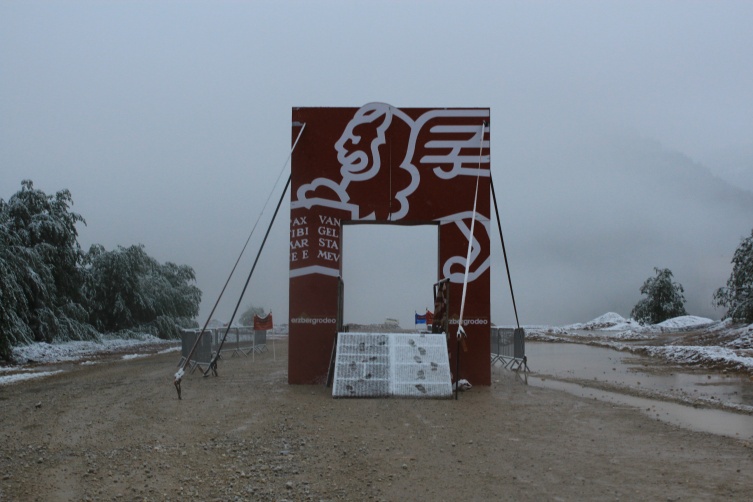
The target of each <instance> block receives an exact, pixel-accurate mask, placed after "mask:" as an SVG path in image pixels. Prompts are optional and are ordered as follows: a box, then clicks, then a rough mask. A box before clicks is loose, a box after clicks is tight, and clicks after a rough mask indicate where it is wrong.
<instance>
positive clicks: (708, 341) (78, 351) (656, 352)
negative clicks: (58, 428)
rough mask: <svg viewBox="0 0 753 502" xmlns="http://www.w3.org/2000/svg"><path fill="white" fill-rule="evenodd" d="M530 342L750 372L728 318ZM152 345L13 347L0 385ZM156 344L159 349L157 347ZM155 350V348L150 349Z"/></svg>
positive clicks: (173, 347)
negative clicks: (668, 338)
mask: <svg viewBox="0 0 753 502" xmlns="http://www.w3.org/2000/svg"><path fill="white" fill-rule="evenodd" d="M525 330H526V338H527V339H528V340H531V341H546V342H568V343H596V344H600V345H605V346H609V347H613V348H617V349H620V350H630V351H633V352H641V353H645V354H649V355H652V356H656V357H660V358H663V359H665V360H667V361H669V362H673V363H681V364H695V365H705V366H710V367H724V368H730V369H739V370H742V371H748V372H751V373H753V324H750V325H739V324H733V323H731V322H730V321H728V320H726V321H714V320H712V319H707V318H704V317H697V316H682V317H675V318H674V319H669V320H667V321H664V322H662V323H659V324H654V325H648V326H642V325H640V324H638V323H637V322H636V321H634V320H633V319H625V318H623V317H622V316H620V315H619V314H616V313H614V312H608V313H606V314H604V315H602V316H599V317H597V318H596V319H592V320H591V321H588V322H585V323H577V324H571V325H568V326H526V327H525ZM688 331H693V333H695V334H699V335H700V339H701V340H702V341H703V344H697V345H684V344H683V342H682V341H681V340H680V341H678V340H674V341H672V342H670V343H667V344H644V343H647V342H651V341H656V340H658V339H659V338H660V337H661V336H662V335H666V334H668V333H670V334H671V333H683V332H688ZM147 346H150V347H151V346H155V347H157V350H156V353H164V352H177V351H180V346H179V345H178V344H177V343H176V341H174V340H173V341H165V340H161V339H159V338H156V337H154V336H151V335H143V336H142V337H141V338H139V339H128V340H123V339H117V338H110V337H106V336H103V337H102V339H101V340H100V341H98V342H64V343H55V344H49V343H34V344H31V345H23V346H19V347H15V348H14V349H13V357H14V359H15V360H16V361H18V362H19V364H20V365H19V366H6V367H0V385H4V384H9V383H13V382H18V381H21V380H27V379H30V378H39V377H43V376H48V375H51V374H54V373H56V372H57V371H44V370H42V369H39V370H38V371H35V369H36V368H33V367H29V365H30V364H32V363H37V364H49V363H59V362H76V363H78V364H82V365H85V364H96V363H97V359H98V358H100V357H102V356H103V355H111V354H119V357H120V358H121V359H125V360H127V359H133V358H135V357H145V356H146V355H148V354H144V350H143V349H144V347H147ZM160 346H164V348H161V349H160ZM152 353H155V351H152Z"/></svg>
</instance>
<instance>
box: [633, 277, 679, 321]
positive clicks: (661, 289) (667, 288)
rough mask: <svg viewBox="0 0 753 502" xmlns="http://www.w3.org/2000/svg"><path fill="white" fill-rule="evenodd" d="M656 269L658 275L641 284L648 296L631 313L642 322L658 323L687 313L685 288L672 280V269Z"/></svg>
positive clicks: (644, 293) (642, 292) (643, 291)
mask: <svg viewBox="0 0 753 502" xmlns="http://www.w3.org/2000/svg"><path fill="white" fill-rule="evenodd" d="M654 271H655V272H656V277H649V278H648V279H646V282H644V283H643V286H641V294H643V295H646V298H642V299H641V300H640V301H639V302H638V303H637V304H636V305H635V307H634V308H633V312H632V313H631V314H630V315H631V316H632V317H633V319H635V320H636V321H638V322H640V323H641V324H657V323H660V322H662V321H666V320H667V319H671V318H673V317H678V316H682V315H687V312H686V311H685V297H684V296H683V292H684V289H683V288H682V285H681V284H679V283H677V282H672V271H671V270H669V269H668V268H664V269H658V268H654Z"/></svg>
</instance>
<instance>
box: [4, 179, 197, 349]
mask: <svg viewBox="0 0 753 502" xmlns="http://www.w3.org/2000/svg"><path fill="white" fill-rule="evenodd" d="M72 205H73V199H72V197H71V194H70V192H69V191H68V190H61V191H59V192H57V193H56V194H55V195H47V194H45V193H44V192H43V191H41V190H37V189H35V188H34V185H33V183H32V182H31V181H29V180H24V181H23V182H22V183H21V190H20V191H18V192H17V193H16V194H14V195H13V196H12V197H11V198H10V199H8V201H7V202H6V201H4V200H2V199H0V358H2V359H10V357H11V349H12V347H13V346H14V345H19V344H23V343H31V342H35V341H45V342H51V341H55V340H84V339H96V338H98V337H99V331H98V330H100V331H122V330H129V329H132V330H135V331H139V332H144V331H146V332H150V333H154V334H157V335H159V336H162V337H172V336H177V335H178V328H179V327H188V326H194V325H195V321H193V318H194V317H195V316H196V315H197V314H198V310H199V302H200V300H201V291H200V290H199V289H198V288H197V287H196V286H195V285H193V284H192V282H193V281H195V274H194V271H193V269H192V268H191V267H188V266H186V265H176V264H174V263H169V262H168V263H165V264H164V265H163V264H160V263H158V262H157V261H156V260H154V259H153V258H151V257H149V256H148V255H147V254H146V252H144V250H143V246H132V247H130V248H119V249H118V250H117V251H112V252H109V253H108V252H107V251H105V250H104V248H102V246H97V245H95V246H92V250H91V251H90V252H89V253H88V254H85V253H83V252H82V251H81V247H80V245H79V243H78V232H77V230H76V225H77V224H78V223H84V224H85V222H84V219H83V218H82V217H81V216H80V215H79V214H76V213H74V212H72V211H71V210H70V207H71V206H72Z"/></svg>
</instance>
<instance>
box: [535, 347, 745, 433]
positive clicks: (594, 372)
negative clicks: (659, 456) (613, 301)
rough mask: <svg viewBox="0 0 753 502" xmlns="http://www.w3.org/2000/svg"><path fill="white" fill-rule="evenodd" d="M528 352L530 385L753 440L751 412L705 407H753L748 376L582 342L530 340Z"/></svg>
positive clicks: (684, 424)
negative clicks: (683, 366)
mask: <svg viewBox="0 0 753 502" xmlns="http://www.w3.org/2000/svg"><path fill="white" fill-rule="evenodd" d="M526 355H527V356H528V365H529V367H530V369H531V371H532V372H533V373H532V374H531V376H529V378H528V383H529V384H530V385H535V386H539V387H547V388H553V389H557V390H565V391H567V392H570V393H573V394H576V395H580V396H584V397H592V398H596V399H600V400H604V401H610V402H615V403H620V404H624V405H628V406H635V407H638V408H640V409H641V410H642V411H644V412H645V413H646V414H648V415H649V416H651V417H653V418H657V419H660V420H664V421H667V422H670V423H673V424H675V425H679V426H683V427H687V428H691V429H694V430H700V431H705V432H712V433H716V434H724V435H728V436H733V437H739V438H743V439H753V417H752V416H751V415H750V413H739V412H733V411H725V410H722V409H708V408H706V406H707V405H709V404H714V403H718V404H719V405H720V406H723V407H727V408H730V407H731V408H737V409H739V410H742V411H745V410H748V411H750V410H753V382H751V381H750V379H749V378H748V377H747V376H744V375H738V374H727V373H722V372H718V371H711V370H698V369H695V368H688V369H687V370H679V369H678V368H668V367H667V366H666V365H665V364H663V363H661V362H659V361H657V360H655V359H651V358H646V357H638V356H635V355H634V354H630V353H628V352H620V351H616V350H613V349H608V348H602V347H594V346H590V345H583V344H568V343H536V342H529V343H526ZM672 400H676V401H677V400H679V401H681V402H683V403H687V404H679V403H677V402H671V401H672ZM699 405H703V407H702V408H701V407H699Z"/></svg>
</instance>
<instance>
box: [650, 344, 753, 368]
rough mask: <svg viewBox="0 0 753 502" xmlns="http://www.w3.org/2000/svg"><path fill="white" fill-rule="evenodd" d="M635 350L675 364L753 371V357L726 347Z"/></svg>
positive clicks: (675, 347) (673, 347)
mask: <svg viewBox="0 0 753 502" xmlns="http://www.w3.org/2000/svg"><path fill="white" fill-rule="evenodd" d="M635 349H636V350H641V351H644V352H646V353H647V354H649V355H651V356H658V357H661V358H663V359H666V360H667V361H671V362H674V363H680V364H702V365H704V366H722V367H725V368H730V369H737V370H745V371H751V370H753V357H746V356H740V355H738V354H737V353H736V352H735V351H734V350H732V349H728V348H725V347H718V346H703V345H694V346H684V347H677V346H664V347H636V348H635Z"/></svg>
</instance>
